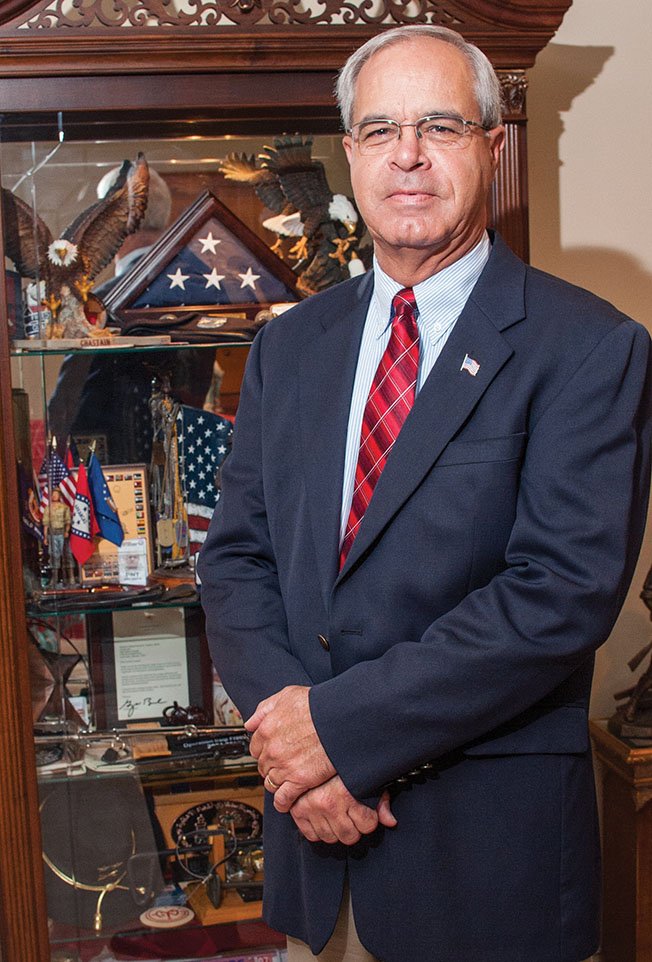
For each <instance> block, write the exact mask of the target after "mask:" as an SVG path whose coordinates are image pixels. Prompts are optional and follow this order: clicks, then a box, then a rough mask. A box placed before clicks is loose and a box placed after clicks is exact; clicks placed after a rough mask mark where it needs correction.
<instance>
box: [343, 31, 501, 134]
mask: <svg viewBox="0 0 652 962" xmlns="http://www.w3.org/2000/svg"><path fill="white" fill-rule="evenodd" d="M413 37H431V38H432V39H433V40H442V41H443V42H444V43H450V44H451V45H452V46H453V47H457V49H458V50H460V51H461V52H462V54H463V55H464V57H465V58H466V61H467V63H468V65H469V67H470V68H471V70H472V71H473V76H474V78H475V83H474V89H475V98H476V100H477V102H478V108H479V110H480V123H481V124H482V125H483V126H484V127H489V128H492V127H497V126H498V125H499V124H500V122H501V119H502V106H503V103H502V91H501V87H500V81H499V80H498V77H497V76H496V72H495V70H494V68H493V67H492V65H491V62H490V61H489V59H488V58H487V57H486V56H485V54H484V53H483V52H482V51H481V50H480V48H479V47H476V46H475V45H474V44H472V43H469V42H468V41H467V40H465V39H464V37H463V36H462V35H461V34H460V33H457V32H456V31H455V30H449V29H448V27H438V26H435V25H433V24H425V23H423V24H413V25H411V26H408V27H394V28H393V29H392V30H385V31H383V32H382V33H379V34H376V36H375V37H372V38H371V40H367V42H366V43H364V44H363V45H362V46H361V47H359V48H358V49H357V50H356V51H354V52H353V53H352V54H351V56H350V57H349V59H348V60H347V61H346V63H345V64H344V66H343V67H342V69H341V70H340V73H339V76H338V78H337V84H336V87H335V95H336V97H337V103H338V106H339V108H340V114H341V116H342V123H343V125H344V129H345V130H350V129H351V125H352V123H353V106H354V100H355V86H356V83H357V80H358V75H359V73H360V71H361V70H362V68H363V67H364V65H365V64H366V63H367V61H368V60H370V59H371V58H372V57H373V55H374V54H375V53H377V51H378V50H382V48H383V47H390V46H393V45H394V44H397V43H405V42H406V41H408V40H412V38H413Z"/></svg>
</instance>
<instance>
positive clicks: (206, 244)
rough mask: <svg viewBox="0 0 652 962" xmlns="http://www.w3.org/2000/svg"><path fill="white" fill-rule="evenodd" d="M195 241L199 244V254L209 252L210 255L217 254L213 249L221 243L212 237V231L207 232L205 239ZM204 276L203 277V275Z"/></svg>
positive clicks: (199, 238)
mask: <svg viewBox="0 0 652 962" xmlns="http://www.w3.org/2000/svg"><path fill="white" fill-rule="evenodd" d="M197 240H198V241H199V243H200V244H201V253H202V254H205V253H206V251H210V252H211V254H215V253H217V252H216V250H215V248H216V247H217V245H218V244H221V243H222V241H221V240H219V238H217V237H213V231H212V230H210V231H209V232H208V234H207V235H206V237H198V238H197ZM204 276H205V275H204Z"/></svg>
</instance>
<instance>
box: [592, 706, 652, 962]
mask: <svg viewBox="0 0 652 962" xmlns="http://www.w3.org/2000/svg"><path fill="white" fill-rule="evenodd" d="M591 737H592V738H593V743H594V746H595V754H596V757H597V759H598V760H599V762H600V763H601V766H602V837H603V908H602V955H601V959H602V962H652V871H651V868H652V804H651V803H652V747H650V748H647V747H638V748H637V747H636V746H635V745H634V744H633V743H632V742H629V741H626V740H623V739H621V738H618V737H616V735H613V734H612V733H611V732H610V731H609V730H608V728H607V724H606V722H603V721H593V722H591Z"/></svg>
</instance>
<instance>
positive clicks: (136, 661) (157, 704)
mask: <svg viewBox="0 0 652 962" xmlns="http://www.w3.org/2000/svg"><path fill="white" fill-rule="evenodd" d="M89 647H90V656H91V670H92V675H93V680H94V687H95V713H96V724H97V726H98V727H100V728H126V727H128V726H130V725H142V724H143V723H152V724H161V725H163V727H162V730H161V734H163V735H164V734H165V724H164V723H165V716H164V712H165V709H166V708H169V707H171V706H172V705H173V704H174V702H175V701H176V702H177V703H178V704H179V705H180V706H181V707H183V708H187V707H189V706H191V705H193V706H197V707H199V708H201V709H203V710H204V711H206V712H207V713H208V714H209V717H210V712H211V707H212V684H211V681H212V679H211V668H210V656H209V653H208V646H207V644H206V638H205V635H204V632H203V629H202V619H201V615H200V612H199V609H198V608H196V607H193V608H156V609H151V608H142V609H125V610H124V611H114V612H113V613H112V614H110V613H108V612H107V613H102V614H99V613H98V614H97V615H94V616H93V618H92V619H90V620H89Z"/></svg>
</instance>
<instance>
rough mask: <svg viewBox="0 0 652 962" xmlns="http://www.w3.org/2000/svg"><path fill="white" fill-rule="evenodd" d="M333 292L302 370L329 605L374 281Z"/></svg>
mask: <svg viewBox="0 0 652 962" xmlns="http://www.w3.org/2000/svg"><path fill="white" fill-rule="evenodd" d="M351 287H352V285H349V284H345V285H342V288H341V289H337V288H335V289H334V290H333V293H334V295H335V296H334V297H333V300H332V301H331V302H330V303H328V304H327V307H328V310H329V313H328V316H324V317H323V318H322V319H321V320H320V323H321V327H322V331H321V332H320V334H319V336H317V337H312V338H310V340H309V342H308V343H307V344H306V346H305V348H304V352H303V356H302V358H301V364H300V371H299V377H300V408H299V423H300V432H301V445H302V460H303V464H304V466H305V473H306V485H307V492H308V507H309V514H310V521H311V526H312V531H313V537H314V541H315V551H316V555H317V563H318V566H319V572H320V583H321V589H322V595H323V598H324V605H326V606H327V605H328V598H329V596H330V592H331V588H332V586H333V581H334V580H335V577H336V575H337V569H338V554H339V530H340V515H341V504H342V477H343V474H344V453H345V447H346V432H347V427H348V420H349V407H350V401H351V394H352V391H353V381H354V377H355V370H356V365H357V360H358V351H359V346H360V338H361V337H362V329H363V327H364V322H365V318H366V315H367V308H368V306H369V299H370V297H371V292H372V290H373V275H372V273H371V272H369V273H368V274H366V275H365V277H364V278H363V279H362V282H361V283H359V284H358V285H357V286H356V287H355V289H354V296H353V298H352V297H351Z"/></svg>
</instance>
